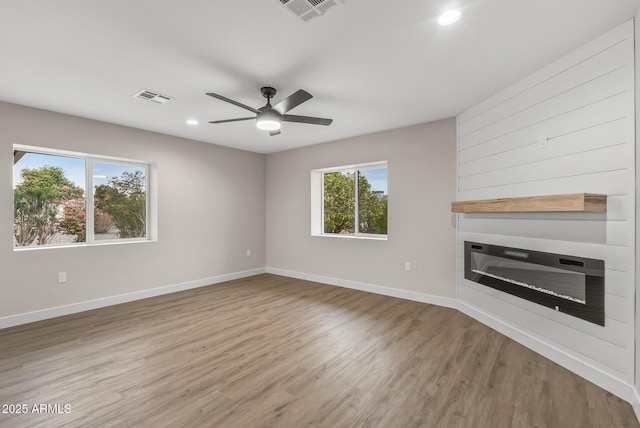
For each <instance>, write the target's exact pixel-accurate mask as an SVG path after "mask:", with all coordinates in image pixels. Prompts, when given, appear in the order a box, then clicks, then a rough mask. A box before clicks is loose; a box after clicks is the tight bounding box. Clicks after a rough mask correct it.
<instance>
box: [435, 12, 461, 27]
mask: <svg viewBox="0 0 640 428" xmlns="http://www.w3.org/2000/svg"><path fill="white" fill-rule="evenodd" d="M461 15H462V13H461V12H460V11H459V10H457V9H449V10H447V11H446V12H444V13H443V14H442V15H440V17H439V18H438V24H440V25H442V26H447V25H451V24H453V23H454V22H457V21H458V19H460V16H461Z"/></svg>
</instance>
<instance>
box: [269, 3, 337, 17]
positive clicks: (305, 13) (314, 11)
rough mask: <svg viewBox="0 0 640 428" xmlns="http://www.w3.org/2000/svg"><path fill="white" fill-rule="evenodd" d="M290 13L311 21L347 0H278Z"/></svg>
mask: <svg viewBox="0 0 640 428" xmlns="http://www.w3.org/2000/svg"><path fill="white" fill-rule="evenodd" d="M276 1H277V2H278V3H280V4H281V5H282V7H283V8H285V9H286V10H287V11H288V12H289V13H291V14H293V15H294V16H296V17H298V18H300V19H301V20H302V21H304V22H309V21H311V20H312V19H314V18H317V17H319V16H323V15H324V14H326V13H327V12H329V11H330V10H333V9H334V8H335V7H337V6H341V5H343V4H344V3H346V2H347V0H276Z"/></svg>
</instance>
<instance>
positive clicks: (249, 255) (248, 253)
mask: <svg viewBox="0 0 640 428" xmlns="http://www.w3.org/2000/svg"><path fill="white" fill-rule="evenodd" d="M247 257H251V249H250V248H247Z"/></svg>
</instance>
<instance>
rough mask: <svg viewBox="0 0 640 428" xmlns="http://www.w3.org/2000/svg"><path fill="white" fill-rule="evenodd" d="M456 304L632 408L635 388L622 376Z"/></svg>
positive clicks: (470, 306) (484, 322)
mask: <svg viewBox="0 0 640 428" xmlns="http://www.w3.org/2000/svg"><path fill="white" fill-rule="evenodd" d="M457 304H458V310H459V311H460V312H462V313H464V314H466V315H469V316H470V317H471V318H473V319H475V320H477V321H480V322H481V323H483V324H484V325H486V326H488V327H491V328H492V329H494V330H496V331H497V332H499V333H502V334H504V335H505V336H507V337H508V338H510V339H513V340H514V341H516V342H518V343H520V344H521V345H523V346H526V347H527V348H529V349H531V350H533V351H534V352H536V353H538V354H540V355H542V356H543V357H546V358H548V359H550V360H551V361H553V362H554V363H557V364H559V365H561V366H562V367H564V368H566V369H567V370H570V371H572V372H574V373H575V374H577V375H578V376H581V377H583V378H584V379H586V380H588V381H589V382H591V383H594V384H596V385H598V386H599V387H600V388H602V389H605V390H607V391H609V392H610V393H612V394H614V395H616V396H618V397H620V398H622V399H623V400H625V401H628V402H629V403H630V404H631V405H632V406H633V407H634V410H635V409H636V405H635V403H634V402H638V398H637V393H634V389H635V388H634V387H633V385H630V384H628V383H627V382H626V381H625V380H623V379H620V378H617V377H615V376H612V375H611V374H609V373H606V372H604V371H602V370H601V369H599V368H598V367H595V366H593V365H591V364H589V363H588V362H585V361H582V360H579V359H578V358H576V357H574V356H572V355H570V354H568V353H567V352H565V351H563V350H562V349H559V348H557V347H556V346H554V345H553V344H550V343H548V342H545V341H542V340H540V339H539V338H537V337H534V336H532V335H531V334H529V333H527V332H526V331H523V330H521V329H519V328H517V327H514V326H512V325H510V324H507V323H506V322H505V321H503V320H501V319H499V318H497V317H495V316H493V315H491V314H489V313H487V312H486V311H483V310H481V309H479V308H477V307H474V306H472V305H470V304H468V303H466V302H461V301H459V300H458V301H457ZM639 403H640V402H639ZM638 410H640V407H639V409H638ZM638 410H636V415H638V414H640V413H639V412H638Z"/></svg>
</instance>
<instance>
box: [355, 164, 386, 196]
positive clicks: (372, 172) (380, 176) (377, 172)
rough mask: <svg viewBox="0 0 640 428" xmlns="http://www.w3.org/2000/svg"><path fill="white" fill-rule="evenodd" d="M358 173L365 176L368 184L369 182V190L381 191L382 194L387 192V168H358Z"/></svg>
mask: <svg viewBox="0 0 640 428" xmlns="http://www.w3.org/2000/svg"><path fill="white" fill-rule="evenodd" d="M360 175H361V176H362V177H366V179H367V181H368V182H369V184H371V190H373V191H374V192H375V191H382V192H383V194H384V195H386V194H387V168H376V169H364V170H360Z"/></svg>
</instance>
